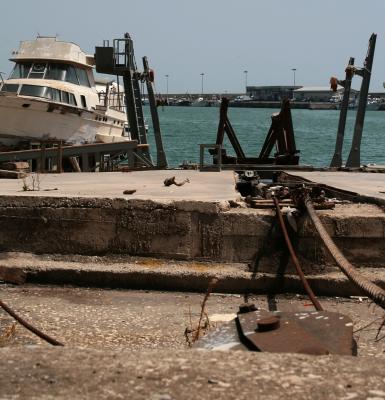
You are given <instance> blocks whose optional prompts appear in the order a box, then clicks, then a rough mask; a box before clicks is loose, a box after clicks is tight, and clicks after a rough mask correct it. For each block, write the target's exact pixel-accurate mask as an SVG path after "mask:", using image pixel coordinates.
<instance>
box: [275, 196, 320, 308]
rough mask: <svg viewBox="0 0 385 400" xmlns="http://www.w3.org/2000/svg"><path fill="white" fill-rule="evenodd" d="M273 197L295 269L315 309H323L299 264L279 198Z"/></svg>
mask: <svg viewBox="0 0 385 400" xmlns="http://www.w3.org/2000/svg"><path fill="white" fill-rule="evenodd" d="M272 197H273V200H274V204H275V208H276V210H277V217H278V221H279V224H280V226H281V229H282V233H283V236H284V238H285V242H286V246H287V248H288V250H289V253H290V256H291V259H292V260H293V263H294V266H295V269H296V270H297V274H298V276H299V279H300V280H301V282H302V284H303V287H304V288H305V290H306V293H307V295H308V296H309V299H310V300H311V302H312V303H313V305H314V307H315V309H316V310H317V311H323V308H322V306H321V303H320V302H319V301H318V299H317V298H316V297H315V295H314V293H313V291H312V289H311V287H310V285H309V283H308V281H307V280H306V278H305V275H304V273H303V271H302V268H301V265H300V264H299V261H298V258H297V256H296V254H295V251H294V248H293V245H292V244H291V240H290V238H289V234H288V232H287V229H286V225H285V222H284V220H283V217H282V212H281V209H280V207H279V202H278V199H277V197H276V196H272Z"/></svg>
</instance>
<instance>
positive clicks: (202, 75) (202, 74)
mask: <svg viewBox="0 0 385 400" xmlns="http://www.w3.org/2000/svg"><path fill="white" fill-rule="evenodd" d="M204 75H205V74H204V72H202V73H201V89H202V90H201V93H202V96H203V77H204Z"/></svg>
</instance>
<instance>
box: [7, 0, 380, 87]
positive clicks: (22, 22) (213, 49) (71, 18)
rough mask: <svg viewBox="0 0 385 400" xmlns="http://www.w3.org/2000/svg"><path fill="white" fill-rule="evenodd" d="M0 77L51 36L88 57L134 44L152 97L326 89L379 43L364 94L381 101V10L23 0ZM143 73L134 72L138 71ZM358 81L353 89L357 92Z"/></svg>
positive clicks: (342, 5) (237, 0)
mask: <svg viewBox="0 0 385 400" xmlns="http://www.w3.org/2000/svg"><path fill="white" fill-rule="evenodd" d="M0 14H1V16H2V18H1V25H0V32H1V38H2V45H1V48H0V71H5V72H7V73H8V72H9V71H10V68H11V64H10V63H9V62H8V61H7V60H8V58H9V55H10V52H11V51H12V50H14V49H16V48H17V47H18V44H19V41H20V40H28V39H33V38H35V37H36V35H37V34H40V35H42V36H55V35H57V36H58V37H59V39H62V40H69V41H73V42H75V43H77V44H79V45H80V46H81V47H82V49H83V50H84V51H86V52H88V53H93V52H94V46H95V45H101V44H102V41H103V39H113V38H118V37H122V36H123V34H124V32H129V33H130V34H131V36H132V38H133V39H134V46H135V54H136V59H137V63H138V64H140V62H141V57H142V56H144V55H147V56H148V58H149V62H150V65H151V66H152V67H153V68H154V69H155V73H156V88H157V90H158V91H159V92H163V93H164V92H165V91H166V78H165V75H166V74H168V75H169V92H170V93H173V92H180V93H184V92H189V93H197V92H200V90H201V75H200V74H201V73H202V72H203V73H204V74H205V75H204V91H205V92H213V93H214V92H217V93H224V92H226V91H228V92H240V91H243V90H244V84H245V73H244V72H243V71H245V70H247V71H248V74H247V79H248V84H249V85H281V84H282V85H288V84H292V83H293V72H292V68H297V72H296V83H297V84H299V85H313V86H326V85H328V83H329V78H330V76H331V75H336V76H338V77H340V78H342V77H344V69H345V65H346V63H347V61H348V59H349V57H350V56H352V57H355V58H356V65H357V66H362V62H363V59H364V57H365V55H366V51H367V44H368V39H369V37H370V35H371V33H373V32H374V33H377V34H378V37H377V46H376V52H375V58H374V65H373V75H372V81H371V88H370V89H371V91H384V90H385V89H384V88H383V85H382V83H383V82H384V81H385V0H366V1H362V0H232V1H229V0H146V1H133V0H108V1H107V0H105V1H101V0H94V1H90V0H76V1H75V0H65V1H63V0H61V1H57V0H33V1H29V0H24V1H23V0H22V1H18V2H12V1H7V2H6V1H3V2H2V4H1V8H0ZM140 65H141V64H140ZM360 84H361V78H359V77H356V78H355V79H354V84H353V86H354V87H359V85H360Z"/></svg>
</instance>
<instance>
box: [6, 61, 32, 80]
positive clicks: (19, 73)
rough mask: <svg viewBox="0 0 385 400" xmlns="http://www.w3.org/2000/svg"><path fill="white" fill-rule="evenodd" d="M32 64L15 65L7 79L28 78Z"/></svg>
mask: <svg viewBox="0 0 385 400" xmlns="http://www.w3.org/2000/svg"><path fill="white" fill-rule="evenodd" d="M31 66H32V63H17V64H16V65H15V68H14V69H13V71H12V73H11V76H10V77H9V79H22V78H26V77H27V76H28V73H29V70H30V69H31Z"/></svg>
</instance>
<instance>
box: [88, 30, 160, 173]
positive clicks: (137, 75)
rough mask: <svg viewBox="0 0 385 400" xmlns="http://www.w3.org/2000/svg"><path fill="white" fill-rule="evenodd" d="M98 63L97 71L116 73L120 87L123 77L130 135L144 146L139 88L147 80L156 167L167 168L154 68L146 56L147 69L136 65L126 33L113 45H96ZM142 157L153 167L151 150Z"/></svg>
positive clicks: (143, 125)
mask: <svg viewBox="0 0 385 400" xmlns="http://www.w3.org/2000/svg"><path fill="white" fill-rule="evenodd" d="M95 63H96V71H97V72H99V73H103V74H110V75H116V76H117V80H118V87H119V77H122V78H123V85H124V96H125V106H126V113H127V119H128V123H129V129H130V133H131V137H132V139H134V140H137V141H138V143H139V144H142V145H148V140H147V131H146V126H145V120H144V116H143V107H142V93H141V88H140V83H141V82H145V83H146V86H147V92H148V98H149V102H150V108H151V117H152V123H153V127H154V136H155V144H156V148H157V161H156V167H158V168H166V167H167V158H166V154H165V151H164V148H163V142H162V134H161V130H160V125H159V117H158V112H157V108H156V99H155V91H154V87H153V82H154V71H153V70H151V69H150V68H149V64H148V60H147V57H143V67H144V71H143V72H141V71H139V70H138V68H137V65H136V61H135V55H134V43H133V40H132V39H131V37H130V35H129V34H128V33H126V34H125V35H124V38H123V39H114V40H113V45H112V46H110V44H109V41H108V40H105V41H104V43H103V46H100V47H95ZM143 157H144V158H145V160H146V162H147V164H148V165H149V167H151V166H152V167H154V163H153V161H152V157H151V154H150V151H149V149H148V150H147V151H145V152H144V153H143Z"/></svg>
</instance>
